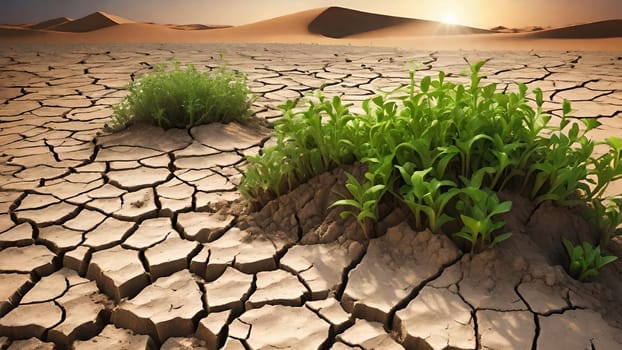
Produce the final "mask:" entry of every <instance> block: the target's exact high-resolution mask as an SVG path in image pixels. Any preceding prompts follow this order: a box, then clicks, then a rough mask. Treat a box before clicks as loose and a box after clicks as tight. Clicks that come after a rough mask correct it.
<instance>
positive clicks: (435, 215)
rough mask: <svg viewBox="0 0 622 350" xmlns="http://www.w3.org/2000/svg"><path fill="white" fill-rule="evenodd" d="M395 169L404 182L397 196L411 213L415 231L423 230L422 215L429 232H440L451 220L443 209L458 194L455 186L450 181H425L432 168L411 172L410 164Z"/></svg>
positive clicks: (412, 166) (411, 165)
mask: <svg viewBox="0 0 622 350" xmlns="http://www.w3.org/2000/svg"><path fill="white" fill-rule="evenodd" d="M396 167H397V168H398V169H399V171H400V174H401V175H402V179H403V180H404V182H405V184H404V185H403V186H402V187H401V188H400V189H399V194H400V195H401V198H402V200H403V201H404V203H405V204H406V205H407V206H408V208H410V210H411V212H412V213H413V216H414V217H415V225H416V226H417V229H419V230H421V229H423V228H424V226H423V218H422V215H421V214H423V215H425V217H426V219H427V224H428V227H429V228H430V230H431V231H432V232H434V233H438V232H440V231H441V228H442V226H443V225H444V224H446V223H447V222H449V221H451V220H452V218H451V217H450V216H449V215H447V214H446V213H445V207H446V206H447V204H448V203H449V201H450V200H451V199H452V198H453V197H454V196H456V195H457V194H458V193H460V191H459V190H458V189H457V188H456V184H455V183H454V182H453V181H450V180H443V181H439V180H437V179H435V178H431V179H429V180H428V179H426V175H427V174H428V173H430V172H431V171H432V168H427V169H425V170H419V171H413V168H414V165H413V164H412V163H407V164H405V165H404V166H399V165H397V166H396Z"/></svg>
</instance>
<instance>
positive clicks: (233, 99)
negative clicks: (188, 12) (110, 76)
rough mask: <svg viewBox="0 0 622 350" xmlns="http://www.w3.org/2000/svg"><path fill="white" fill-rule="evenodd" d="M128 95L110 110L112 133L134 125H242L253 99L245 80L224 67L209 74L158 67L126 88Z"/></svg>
mask: <svg viewBox="0 0 622 350" xmlns="http://www.w3.org/2000/svg"><path fill="white" fill-rule="evenodd" d="M128 92H129V94H128V95H127V96H126V97H125V98H123V100H122V101H121V102H120V103H119V104H118V105H116V106H114V107H113V111H114V114H113V117H112V121H111V125H110V126H109V127H110V128H112V129H117V128H122V127H124V126H125V125H127V124H128V123H130V122H133V121H145V122H148V123H152V124H155V125H157V126H160V127H162V128H188V127H192V126H194V125H199V124H206V123H211V122H224V123H228V122H232V121H242V120H245V119H247V117H248V116H249V115H250V113H251V112H250V106H251V102H252V99H251V98H249V95H250V90H249V89H248V87H247V86H246V76H245V75H243V74H240V73H236V72H234V71H232V70H229V69H227V68H225V67H224V66H223V67H221V68H219V69H216V70H214V71H212V72H209V73H204V72H200V71H198V70H197V69H196V67H195V66H193V65H191V64H189V65H187V66H185V67H182V66H181V65H180V63H179V62H174V63H173V64H172V65H171V64H166V63H164V64H159V65H157V66H155V67H154V70H153V72H151V73H147V74H145V75H144V76H142V77H141V78H140V79H139V80H138V81H135V82H132V83H130V84H129V86H128Z"/></svg>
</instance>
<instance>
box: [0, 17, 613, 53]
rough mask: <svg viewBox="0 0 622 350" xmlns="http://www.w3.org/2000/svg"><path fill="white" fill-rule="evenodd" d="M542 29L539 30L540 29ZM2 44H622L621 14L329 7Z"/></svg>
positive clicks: (22, 29)
mask: <svg viewBox="0 0 622 350" xmlns="http://www.w3.org/2000/svg"><path fill="white" fill-rule="evenodd" d="M533 30H537V31H533ZM0 42H9V43H10V42H15V43H55V42H56V43H100V42H284V43H315V44H337V45H343V44H348V45H350V44H353V45H374V46H393V47H402V48H417V49H431V50H441V49H444V50H455V49H503V50H507V49H509V50H525V49H527V50H532V49H544V50H553V49H560V50H571V49H575V50H587V49H590V50H610V49H613V50H620V48H622V19H619V20H608V21H601V22H595V23H588V24H581V25H574V26H569V27H564V28H557V29H549V28H547V29H544V30H542V28H539V27H531V28H530V27H527V28H519V29H513V28H507V27H504V26H498V27H495V28H493V29H492V30H486V29H479V28H473V27H468V26H462V25H450V24H445V23H440V22H435V21H429V20H423V19H414V18H405V17H396V16H388V15H382V14H377V13H369V12H363V11H358V10H353V9H349V8H343V7H322V8H316V9H311V10H306V11H301V12H296V13H292V14H288V15H284V16H279V17H275V18H271V19H267V20H262V21H258V22H255V23H250V24H245V25H239V26H223V25H217V26H215V25H205V24H157V23H145V22H135V21H132V20H129V19H126V18H122V17H119V16H115V15H112V14H108V13H105V12H95V13H92V14H90V15H88V16H85V17H82V18H79V19H76V20H71V19H69V18H67V17H59V18H54V19H51V20H47V21H43V22H40V23H36V24H29V25H21V26H15V25H0Z"/></svg>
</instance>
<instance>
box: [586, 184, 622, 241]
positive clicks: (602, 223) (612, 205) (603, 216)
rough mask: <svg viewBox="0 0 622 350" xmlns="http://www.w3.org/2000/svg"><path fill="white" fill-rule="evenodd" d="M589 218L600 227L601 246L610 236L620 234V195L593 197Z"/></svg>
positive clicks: (621, 200)
mask: <svg viewBox="0 0 622 350" xmlns="http://www.w3.org/2000/svg"><path fill="white" fill-rule="evenodd" d="M590 219H592V220H593V222H594V224H596V225H597V226H598V227H599V228H600V232H601V240H600V244H601V245H602V246H606V244H607V242H609V240H610V239H611V238H612V237H614V236H617V235H622V228H619V227H620V225H622V196H616V197H607V198H605V199H600V198H595V199H593V200H592V212H591V218H590Z"/></svg>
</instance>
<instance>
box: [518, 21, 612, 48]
mask: <svg viewBox="0 0 622 350" xmlns="http://www.w3.org/2000/svg"><path fill="white" fill-rule="evenodd" d="M530 35H531V36H533V37H537V38H552V39H594V38H615V37H622V19H612V20H607V21H599V22H593V23H586V24H579V25H574V26H569V27H564V28H556V29H549V30H543V31H540V32H537V33H532V34H530ZM619 49H622V47H620V48H619Z"/></svg>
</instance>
